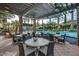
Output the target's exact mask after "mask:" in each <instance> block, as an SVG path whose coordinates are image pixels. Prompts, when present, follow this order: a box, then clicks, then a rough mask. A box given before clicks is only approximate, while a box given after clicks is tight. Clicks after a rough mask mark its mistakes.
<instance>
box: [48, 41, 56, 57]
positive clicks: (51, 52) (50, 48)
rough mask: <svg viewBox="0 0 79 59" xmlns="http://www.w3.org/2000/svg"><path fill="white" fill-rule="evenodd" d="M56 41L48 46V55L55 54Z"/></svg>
mask: <svg viewBox="0 0 79 59" xmlns="http://www.w3.org/2000/svg"><path fill="white" fill-rule="evenodd" d="M54 44H55V43H54V42H52V43H49V45H48V48H47V56H54Z"/></svg>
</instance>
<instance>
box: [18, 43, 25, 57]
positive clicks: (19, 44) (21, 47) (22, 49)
mask: <svg viewBox="0 0 79 59" xmlns="http://www.w3.org/2000/svg"><path fill="white" fill-rule="evenodd" d="M18 48H19V56H25V52H24V47H23V43H18Z"/></svg>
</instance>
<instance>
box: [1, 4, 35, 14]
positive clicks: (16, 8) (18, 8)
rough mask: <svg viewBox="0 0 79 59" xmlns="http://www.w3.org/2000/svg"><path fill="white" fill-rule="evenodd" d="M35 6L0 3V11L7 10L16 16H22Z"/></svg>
mask: <svg viewBox="0 0 79 59" xmlns="http://www.w3.org/2000/svg"><path fill="white" fill-rule="evenodd" d="M34 6H35V4H33V3H0V10H7V11H9V12H11V13H14V14H17V15H23V14H24V13H26V12H27V11H29V10H30V9H32V8H33V7H34Z"/></svg>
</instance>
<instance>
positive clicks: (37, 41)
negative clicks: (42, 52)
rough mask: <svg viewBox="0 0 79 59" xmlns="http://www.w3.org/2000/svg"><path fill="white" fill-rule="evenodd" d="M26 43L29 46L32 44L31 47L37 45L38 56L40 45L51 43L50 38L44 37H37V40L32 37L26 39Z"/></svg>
mask: <svg viewBox="0 0 79 59" xmlns="http://www.w3.org/2000/svg"><path fill="white" fill-rule="evenodd" d="M25 44H26V45H28V46H31V47H36V52H35V53H36V54H35V55H37V56H38V54H39V53H38V49H39V47H41V46H45V45H48V44H49V40H46V39H44V38H37V40H36V41H34V40H33V38H31V39H28V40H26V41H25Z"/></svg>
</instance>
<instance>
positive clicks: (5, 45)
mask: <svg viewBox="0 0 79 59" xmlns="http://www.w3.org/2000/svg"><path fill="white" fill-rule="evenodd" d="M28 52H29V51H28ZM18 55H19V52H18V46H17V44H14V45H13V44H12V38H4V36H0V56H18ZM54 55H55V56H79V47H78V46H76V45H71V44H69V43H68V42H66V44H65V45H64V44H62V43H56V44H55V48H54Z"/></svg>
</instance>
